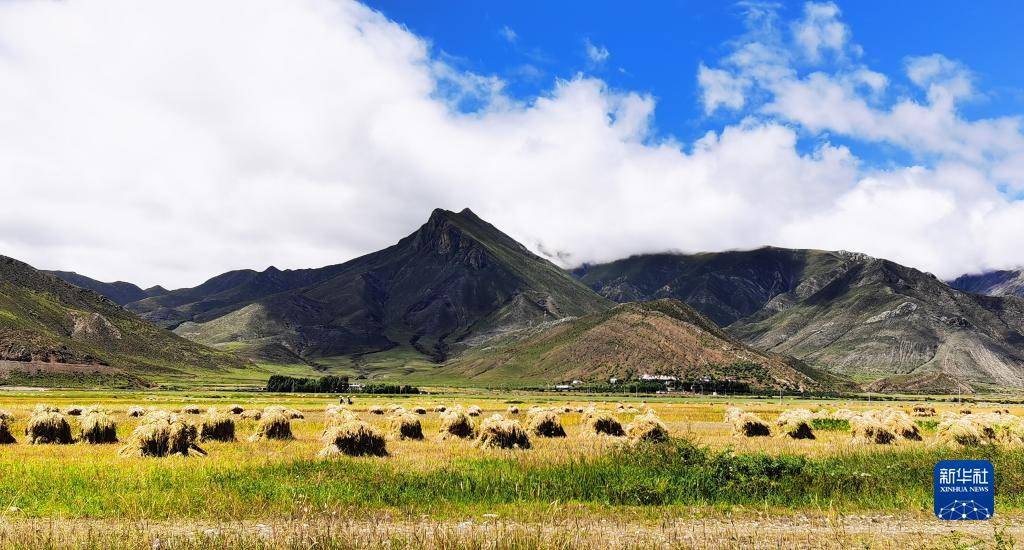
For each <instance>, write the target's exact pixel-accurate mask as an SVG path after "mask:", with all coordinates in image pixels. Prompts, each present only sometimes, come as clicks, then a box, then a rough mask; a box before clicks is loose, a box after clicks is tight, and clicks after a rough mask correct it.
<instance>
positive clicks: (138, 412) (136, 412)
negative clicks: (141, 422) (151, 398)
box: [128, 405, 146, 418]
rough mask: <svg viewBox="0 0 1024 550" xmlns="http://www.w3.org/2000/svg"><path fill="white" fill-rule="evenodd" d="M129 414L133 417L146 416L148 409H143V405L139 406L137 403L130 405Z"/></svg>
mask: <svg viewBox="0 0 1024 550" xmlns="http://www.w3.org/2000/svg"><path fill="white" fill-rule="evenodd" d="M128 416H130V417H132V418H139V417H142V416H146V409H143V408H142V407H139V406H137V405H134V406H131V407H128Z"/></svg>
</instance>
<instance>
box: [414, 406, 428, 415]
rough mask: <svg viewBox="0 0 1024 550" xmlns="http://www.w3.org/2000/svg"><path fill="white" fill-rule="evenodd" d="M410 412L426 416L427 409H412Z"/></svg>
mask: <svg viewBox="0 0 1024 550" xmlns="http://www.w3.org/2000/svg"><path fill="white" fill-rule="evenodd" d="M412 412H414V413H416V414H427V409H425V408H423V407H413V409H412Z"/></svg>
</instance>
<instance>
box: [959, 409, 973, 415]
mask: <svg viewBox="0 0 1024 550" xmlns="http://www.w3.org/2000/svg"><path fill="white" fill-rule="evenodd" d="M960 414H971V409H960Z"/></svg>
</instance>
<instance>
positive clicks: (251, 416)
mask: <svg viewBox="0 0 1024 550" xmlns="http://www.w3.org/2000/svg"><path fill="white" fill-rule="evenodd" d="M239 416H240V417H241V418H242V420H259V419H260V418H262V417H263V411H258V410H256V409H250V410H247V411H242V414H241V415H239Z"/></svg>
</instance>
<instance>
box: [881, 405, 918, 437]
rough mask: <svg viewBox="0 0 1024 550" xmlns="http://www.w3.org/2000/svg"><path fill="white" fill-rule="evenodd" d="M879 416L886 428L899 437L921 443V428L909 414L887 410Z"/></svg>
mask: <svg viewBox="0 0 1024 550" xmlns="http://www.w3.org/2000/svg"><path fill="white" fill-rule="evenodd" d="M878 415H879V417H880V418H881V420H882V423H883V424H884V425H885V427H886V428H888V429H889V431H891V432H892V433H894V434H896V436H897V437H900V438H903V439H906V440H907V441H921V428H920V427H918V425H917V423H916V422H914V419H913V418H911V417H910V415H909V414H907V413H905V412H903V411H901V410H899V409H892V408H887V409H883V410H882V411H881V412H880V413H878Z"/></svg>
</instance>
